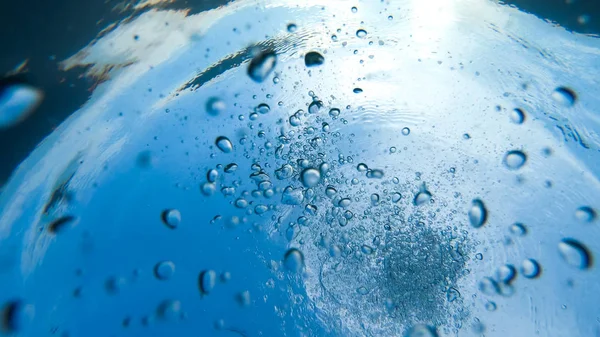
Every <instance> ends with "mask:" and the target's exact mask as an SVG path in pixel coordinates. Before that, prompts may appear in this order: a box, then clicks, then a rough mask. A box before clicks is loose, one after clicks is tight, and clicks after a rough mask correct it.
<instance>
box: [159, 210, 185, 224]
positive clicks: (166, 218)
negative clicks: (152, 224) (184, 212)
mask: <svg viewBox="0 0 600 337" xmlns="http://www.w3.org/2000/svg"><path fill="white" fill-rule="evenodd" d="M161 218H162V221H163V222H164V224H165V225H167V227H169V228H171V229H175V228H177V226H179V223H180V222H181V213H180V212H179V211H178V210H176V209H167V210H164V211H163V212H162V214H161Z"/></svg>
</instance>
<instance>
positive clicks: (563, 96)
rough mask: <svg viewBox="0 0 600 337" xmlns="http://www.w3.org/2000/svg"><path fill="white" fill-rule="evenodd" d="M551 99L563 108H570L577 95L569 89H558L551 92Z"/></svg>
mask: <svg viewBox="0 0 600 337" xmlns="http://www.w3.org/2000/svg"><path fill="white" fill-rule="evenodd" d="M552 98H554V100H555V101H556V102H557V103H559V104H562V105H563V106H565V107H572V106H573V105H575V102H576V101H577V94H576V93H575V91H573V90H572V89H570V88H567V87H558V88H556V89H555V90H554V92H552Z"/></svg>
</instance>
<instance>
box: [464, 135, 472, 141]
mask: <svg viewBox="0 0 600 337" xmlns="http://www.w3.org/2000/svg"><path fill="white" fill-rule="evenodd" d="M463 139H466V140H468V139H471V135H470V134H468V133H465V134H463Z"/></svg>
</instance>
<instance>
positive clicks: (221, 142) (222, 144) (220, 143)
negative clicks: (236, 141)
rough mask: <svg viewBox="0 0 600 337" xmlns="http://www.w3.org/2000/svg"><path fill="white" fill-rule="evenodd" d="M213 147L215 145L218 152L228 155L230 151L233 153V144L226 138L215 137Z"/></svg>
mask: <svg viewBox="0 0 600 337" xmlns="http://www.w3.org/2000/svg"><path fill="white" fill-rule="evenodd" d="M215 145H217V147H218V148H219V150H221V151H223V152H224V153H230V152H231V151H233V144H232V143H231V141H230V140H229V138H227V137H224V136H219V137H217V139H216V140H215Z"/></svg>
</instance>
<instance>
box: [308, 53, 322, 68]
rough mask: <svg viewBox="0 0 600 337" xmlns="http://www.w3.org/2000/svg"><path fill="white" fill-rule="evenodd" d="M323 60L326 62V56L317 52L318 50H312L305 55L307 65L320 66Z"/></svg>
mask: <svg viewBox="0 0 600 337" xmlns="http://www.w3.org/2000/svg"><path fill="white" fill-rule="evenodd" d="M323 62H325V58H324V57H323V55H321V54H319V53H317V52H316V51H311V52H308V53H306V55H304V64H305V65H306V66H307V67H316V66H320V65H321V64H323Z"/></svg>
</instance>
